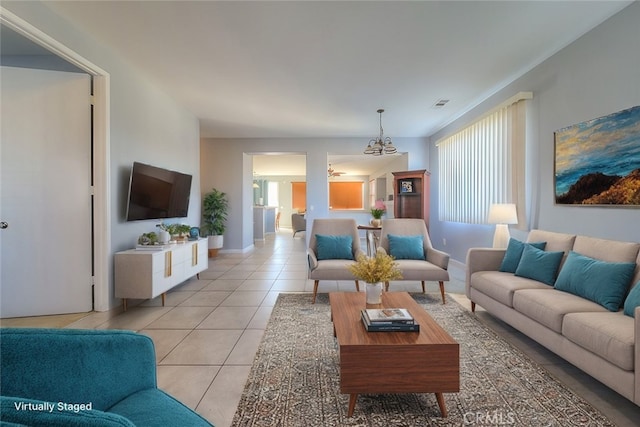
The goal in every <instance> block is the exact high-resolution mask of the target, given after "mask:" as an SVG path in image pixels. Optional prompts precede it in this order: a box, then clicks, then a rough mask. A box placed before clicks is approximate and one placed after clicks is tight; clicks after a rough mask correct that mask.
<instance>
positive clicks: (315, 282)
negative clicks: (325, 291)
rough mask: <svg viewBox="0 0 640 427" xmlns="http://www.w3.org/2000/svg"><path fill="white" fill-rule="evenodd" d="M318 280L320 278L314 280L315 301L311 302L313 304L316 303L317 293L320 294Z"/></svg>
mask: <svg viewBox="0 0 640 427" xmlns="http://www.w3.org/2000/svg"><path fill="white" fill-rule="evenodd" d="M318 282H319V280H314V281H313V301H312V302H311V304H315V303H316V295H317V294H318Z"/></svg>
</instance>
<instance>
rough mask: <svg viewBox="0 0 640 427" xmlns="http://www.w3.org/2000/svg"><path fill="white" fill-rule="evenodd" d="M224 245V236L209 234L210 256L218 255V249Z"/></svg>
mask: <svg viewBox="0 0 640 427" xmlns="http://www.w3.org/2000/svg"><path fill="white" fill-rule="evenodd" d="M223 245H224V236H209V239H208V247H209V258H213V257H216V256H218V250H220V248H221V247H222V246H223Z"/></svg>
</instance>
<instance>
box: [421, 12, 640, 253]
mask: <svg viewBox="0 0 640 427" xmlns="http://www.w3.org/2000/svg"><path fill="white" fill-rule="evenodd" d="M639 23H640V4H638V3H637V2H636V3H633V4H632V5H630V6H629V7H627V8H625V9H623V10H622V11H621V12H619V13H618V14H617V15H615V16H613V17H612V18H610V19H609V20H607V21H606V22H604V23H603V24H601V25H600V26H598V27H596V28H595V29H593V30H592V31H590V32H589V33H587V34H585V35H584V36H583V37H581V38H580V39H578V40H577V41H575V42H574V43H573V44H571V45H569V46H568V47H566V48H565V49H563V50H561V51H559V52H558V53H557V54H556V55H554V56H553V57H551V58H550V59H548V60H547V61H545V62H544V63H542V64H541V65H539V66H537V67H535V68H534V69H533V70H531V71H530V72H528V73H526V74H525V75H524V76H523V77H522V78H520V79H517V80H516V81H515V82H513V83H512V84H510V85H509V86H508V87H507V88H505V89H503V90H501V91H499V92H498V93H497V94H495V95H494V96H492V97H491V98H490V99H488V100H487V101H486V102H484V103H483V104H482V105H480V106H479V107H477V108H475V109H474V110H473V111H471V112H470V113H468V114H466V115H465V116H463V117H462V118H460V119H459V120H457V121H456V122H454V123H453V124H451V125H450V126H448V127H446V128H445V129H443V130H442V131H440V132H438V133H437V134H435V135H432V137H431V142H432V145H431V170H432V171H433V172H434V173H433V174H432V179H433V181H432V189H433V190H434V191H433V192H432V198H431V206H432V216H431V218H432V220H431V234H432V237H433V240H434V244H435V245H437V246H439V247H441V248H442V249H444V250H446V251H448V252H449V253H450V254H451V255H452V258H453V259H456V260H459V261H463V262H464V261H465V258H466V253H467V250H468V248H469V247H474V246H491V242H492V235H493V230H494V228H493V226H488V225H486V226H484V225H476V226H474V225H468V224H460V223H450V222H439V221H438V215H437V211H438V199H437V175H438V174H437V170H438V168H437V166H438V154H437V148H435V146H434V143H435V142H436V141H437V140H439V139H441V138H442V137H445V136H447V135H450V134H452V133H454V132H455V131H456V130H457V129H459V128H461V127H462V126H464V125H465V124H466V123H468V122H469V121H470V120H472V119H473V118H474V117H477V116H479V115H480V114H482V113H483V112H484V111H487V110H489V109H491V108H493V107H494V106H495V105H497V104H499V103H500V102H501V101H502V100H505V99H507V98H509V97H511V96H512V95H515V94H516V93H517V92H519V91H533V94H534V99H533V100H532V101H531V104H532V111H531V116H532V117H531V118H532V119H533V141H532V145H531V147H529V150H528V158H527V169H528V170H527V175H528V188H529V192H528V195H527V199H528V200H527V201H528V204H529V205H530V206H531V212H530V226H531V228H541V229H546V230H551V231H559V232H566V233H576V234H585V235H590V236H595V237H601V238H610V239H618V240H625V241H635V242H640V227H638V224H639V223H640V210H639V209H632V208H603V207H576V206H559V205H555V204H554V187H553V178H554V177H553V173H554V172H553V167H554V142H553V132H554V131H555V130H557V129H560V128H563V127H565V126H569V125H572V124H575V123H579V122H583V121H585V120H589V119H593V118H596V117H600V116H604V115H607V114H610V113H613V112H616V111H620V110H623V109H626V108H629V107H632V106H634V105H639V104H640V74H639V71H638V70H640V53H639V52H640V50H639V48H638V46H640V25H639ZM512 235H513V236H514V237H519V238H524V237H526V233H523V232H520V231H518V230H515V231H513V230H512ZM442 239H446V241H447V245H446V246H444V245H443V240H442Z"/></svg>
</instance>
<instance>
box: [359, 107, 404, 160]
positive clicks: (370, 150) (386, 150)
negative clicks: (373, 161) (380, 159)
mask: <svg viewBox="0 0 640 427" xmlns="http://www.w3.org/2000/svg"><path fill="white" fill-rule="evenodd" d="M382 113H384V110H383V109H382V108H381V109H379V110H378V114H380V136H379V137H378V138H374V139H372V140H370V141H369V145H367V148H365V150H364V154H373V155H374V156H382V155H383V154H393V153H395V152H396V151H398V150H396V147H394V145H393V142H391V138H389V137H386V138H385V137H384V131H383V130H382Z"/></svg>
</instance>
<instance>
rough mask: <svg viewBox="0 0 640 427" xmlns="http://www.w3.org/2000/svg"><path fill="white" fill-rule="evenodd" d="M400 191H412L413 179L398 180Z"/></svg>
mask: <svg viewBox="0 0 640 427" xmlns="http://www.w3.org/2000/svg"><path fill="white" fill-rule="evenodd" d="M400 192H401V193H413V181H400Z"/></svg>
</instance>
